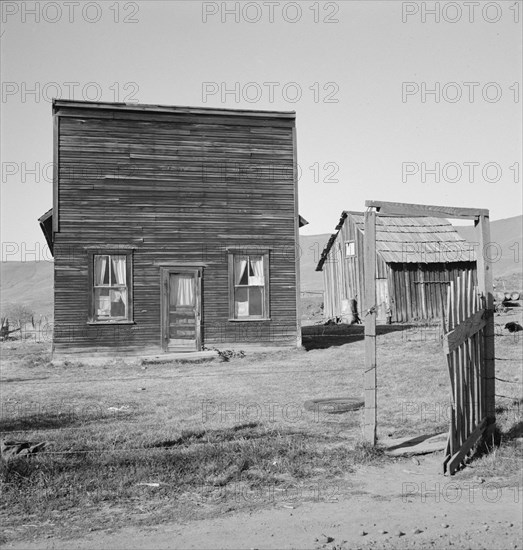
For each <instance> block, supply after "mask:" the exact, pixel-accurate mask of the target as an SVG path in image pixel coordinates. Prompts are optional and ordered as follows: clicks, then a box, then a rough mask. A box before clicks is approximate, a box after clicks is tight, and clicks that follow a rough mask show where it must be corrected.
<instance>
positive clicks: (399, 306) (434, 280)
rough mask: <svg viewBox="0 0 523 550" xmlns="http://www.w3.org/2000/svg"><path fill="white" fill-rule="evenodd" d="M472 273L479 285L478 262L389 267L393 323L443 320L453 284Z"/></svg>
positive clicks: (394, 265)
mask: <svg viewBox="0 0 523 550" xmlns="http://www.w3.org/2000/svg"><path fill="white" fill-rule="evenodd" d="M463 271H465V272H469V271H470V272H471V273H472V276H473V280H474V284H477V277H476V264H475V262H455V263H448V264H444V263H433V264H406V263H403V264H399V263H398V264H389V266H388V274H387V276H388V281H389V298H390V300H391V308H392V321H393V322H407V321H416V320H425V319H440V318H441V316H442V313H443V312H444V310H445V306H446V303H447V293H448V287H449V283H450V282H451V281H454V282H455V281H456V280H457V278H458V276H459V275H460V274H462V272H463Z"/></svg>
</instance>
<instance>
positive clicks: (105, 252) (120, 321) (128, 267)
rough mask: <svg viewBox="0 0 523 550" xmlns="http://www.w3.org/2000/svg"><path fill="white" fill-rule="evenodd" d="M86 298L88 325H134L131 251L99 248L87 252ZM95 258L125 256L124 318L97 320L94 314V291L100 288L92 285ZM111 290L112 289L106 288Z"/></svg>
mask: <svg viewBox="0 0 523 550" xmlns="http://www.w3.org/2000/svg"><path fill="white" fill-rule="evenodd" d="M87 256H88V270H87V271H88V289H87V292H88V297H89V314H88V321H87V323H88V324H89V325H134V324H135V322H134V308H133V302H134V299H133V298H134V297H133V250H129V249H128V248H124V249H122V248H107V249H105V248H103V249H102V248H101V249H96V250H88V251H87ZM95 256H109V257H111V256H125V277H126V287H127V315H126V317H125V318H120V317H119V318H113V319H97V318H96V312H95V304H96V300H95V290H96V288H102V287H100V286H98V287H97V286H95V284H94V261H95ZM115 286H121V285H115ZM107 288H113V287H107Z"/></svg>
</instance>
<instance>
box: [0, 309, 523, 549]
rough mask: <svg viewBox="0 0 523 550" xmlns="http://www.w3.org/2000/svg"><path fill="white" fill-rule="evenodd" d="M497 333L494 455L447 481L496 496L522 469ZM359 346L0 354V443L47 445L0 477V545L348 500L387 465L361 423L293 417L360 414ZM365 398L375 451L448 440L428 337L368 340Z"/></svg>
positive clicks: (326, 330)
mask: <svg viewBox="0 0 523 550" xmlns="http://www.w3.org/2000/svg"><path fill="white" fill-rule="evenodd" d="M507 319H508V317H506V316H505V317H496V324H497V326H496V332H497V334H498V335H497V336H496V358H497V377H498V379H499V381H498V382H497V389H496V391H497V394H498V395H499V396H500V397H498V401H497V403H498V423H499V429H500V431H501V434H502V444H501V446H500V447H499V448H498V449H497V450H496V451H495V452H494V453H492V454H491V455H488V456H485V457H483V458H482V459H480V460H477V461H476V462H475V463H474V466H475V467H474V469H472V468H471V469H465V470H464V471H463V473H460V474H458V475H463V476H467V475H472V474H471V472H473V473H474V475H483V476H494V475H495V476H503V477H504V478H505V479H506V480H507V483H510V482H515V481H514V480H517V477H518V475H519V472H520V470H521V466H522V461H521V446H519V447H518V442H517V439H516V438H517V437H521V435H522V434H521V430H522V425H523V424H522V415H521V409H520V408H521V403H522V400H521V367H520V365H521V337H519V338H518V336H519V335H521V334H522V333H519V334H515V335H514V334H512V335H509V334H508V333H507V331H505V330H504V329H503V328H502V327H503V325H504V323H505V322H506V321H507ZM510 320H518V321H519V322H521V316H520V315H519V316H517V319H516V316H514V315H512V316H511V317H510ZM363 344H364V342H363V329H362V327H361V326H354V327H346V326H345V327H344V326H337V327H322V326H311V327H307V328H305V329H304V348H305V349H302V350H288V351H281V352H279V353H267V354H256V355H247V356H246V357H244V358H239V357H237V358H231V359H230V360H229V361H225V362H224V361H221V360H219V359H216V360H213V361H210V362H205V363H199V364H193V363H180V362H177V363H173V362H171V363H163V364H155V365H141V364H138V363H136V364H133V365H129V364H124V363H123V362H120V361H112V362H108V363H106V364H104V365H102V366H90V365H87V364H83V363H80V362H77V363H66V364H61V365H53V364H52V363H51V362H50V351H49V348H48V344H43V343H35V342H33V343H30V342H21V341H8V342H5V343H3V344H2V348H1V351H2V356H3V364H2V371H1V383H2V395H1V397H2V415H1V418H0V431H1V432H2V436H3V438H4V439H15V440H29V441H33V442H41V441H46V442H47V443H48V445H47V448H46V450H45V452H43V453H40V454H37V455H34V456H33V457H31V458H29V459H27V458H20V459H15V460H12V461H9V462H8V463H4V462H2V465H1V472H0V473H1V483H2V487H1V490H2V504H1V520H2V525H3V527H4V535H3V536H4V541H6V540H7V541H8V540H12V539H29V538H31V537H33V536H36V535H38V536H39V537H40V538H41V537H42V536H45V535H46V533H47V534H57V535H65V534H67V535H69V536H73V535H74V534H79V533H82V532H85V531H87V530H95V529H110V528H116V527H118V526H121V525H125V524H129V523H133V524H135V525H140V524H143V525H150V524H153V523H158V522H161V521H166V520H170V519H171V520H174V519H176V520H183V519H185V518H189V517H190V518H193V519H194V518H197V517H207V516H213V515H216V514H219V513H225V512H230V511H235V510H238V509H245V508H249V507H252V508H258V507H266V506H292V505H293V502H295V501H296V499H302V500H325V499H329V498H348V496H349V495H350V490H351V484H350V479H351V473H352V472H354V470H355V469H356V468H358V466H359V465H361V464H364V463H369V462H372V463H374V464H382V465H383V466H384V467H386V465H387V463H388V462H389V461H393V460H402V459H393V458H391V457H388V456H386V455H384V454H383V452H382V451H381V450H380V448H379V447H378V448H377V449H374V448H369V447H368V446H366V445H365V444H363V443H362V441H361V429H360V425H361V414H362V411H361V410H358V411H351V412H345V413H339V414H330V413H329V411H327V410H312V411H311V410H306V409H305V408H304V403H305V402H306V401H308V400H311V399H317V398H326V397H354V398H361V399H362V398H363V362H364V347H363ZM378 383H379V389H378V411H379V412H378V422H379V430H378V434H379V438H380V440H381V441H383V440H384V439H387V438H389V437H394V438H395V437H401V436H406V435H413V436H415V435H421V434H431V433H437V432H443V431H446V430H447V429H448V395H449V382H448V374H447V368H446V364H445V361H444V357H443V353H442V348H441V341H440V333H439V329H438V328H437V327H410V328H408V327H394V326H393V327H381V328H380V331H379V337H378ZM330 412H332V411H330Z"/></svg>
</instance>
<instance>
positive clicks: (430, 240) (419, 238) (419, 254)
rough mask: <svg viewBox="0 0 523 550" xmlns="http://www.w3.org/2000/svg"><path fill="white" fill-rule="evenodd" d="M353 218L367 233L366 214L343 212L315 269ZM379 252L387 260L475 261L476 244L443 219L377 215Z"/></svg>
mask: <svg viewBox="0 0 523 550" xmlns="http://www.w3.org/2000/svg"><path fill="white" fill-rule="evenodd" d="M347 218H350V219H351V220H352V221H353V222H354V224H355V226H356V229H357V230H359V231H360V232H361V233H362V234H364V228H365V214H364V213H363V212H351V211H343V212H342V215H341V218H340V221H339V223H338V225H337V226H336V229H337V233H334V234H333V235H332V236H331V238H330V239H329V241H328V243H327V245H326V246H325V248H324V250H323V252H322V255H321V258H320V261H319V262H318V265H317V267H316V271H321V270H322V268H323V264H324V263H325V261H326V259H327V256H328V254H329V252H330V249H331V247H332V245H333V244H334V241H335V240H336V237H337V236H338V233H339V232H340V230H341V228H342V227H343V224H344V223H345V221H346V219H347ZM376 252H377V253H378V254H379V255H380V256H381V257H382V258H383V260H384V261H385V262H387V263H453V262H469V261H475V260H476V255H475V252H474V248H473V243H469V242H467V241H466V240H465V239H464V238H463V237H461V236H460V235H459V233H458V232H457V231H456V229H455V228H454V227H453V226H452V224H451V223H450V222H449V221H448V220H446V219H444V218H431V217H416V218H406V217H403V216H380V215H379V214H377V215H376Z"/></svg>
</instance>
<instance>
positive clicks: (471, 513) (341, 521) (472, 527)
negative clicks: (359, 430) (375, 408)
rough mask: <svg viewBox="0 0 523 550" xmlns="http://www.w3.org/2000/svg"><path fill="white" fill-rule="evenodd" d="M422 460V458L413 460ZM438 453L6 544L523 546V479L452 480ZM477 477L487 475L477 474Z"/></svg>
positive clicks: (82, 546)
mask: <svg viewBox="0 0 523 550" xmlns="http://www.w3.org/2000/svg"><path fill="white" fill-rule="evenodd" d="M418 463H419V464H418ZM440 464H441V456H440V453H436V454H432V455H426V456H424V457H418V458H417V459H405V460H402V461H400V462H397V463H395V464H391V465H387V466H385V467H379V468H376V467H365V468H362V469H360V470H358V472H356V473H355V474H354V476H353V478H352V483H351V489H350V490H349V491H348V492H347V493H345V494H339V495H334V494H330V495H328V496H327V495H326V496H325V497H322V495H321V494H320V495H319V498H318V499H316V501H312V502H304V501H302V500H301V499H300V498H295V499H294V501H292V502H291V501H287V502H283V501H280V502H278V499H277V498H276V501H275V502H272V503H270V504H269V506H270V507H269V508H267V509H265V510H261V511H250V512H240V513H234V514H232V515H230V514H224V515H222V516H220V517H216V518H213V519H206V520H200V521H188V522H184V523H168V524H162V525H156V526H154V525H152V526H150V527H147V528H136V527H128V528H125V529H121V530H116V531H96V530H94V531H92V532H91V533H89V534H88V535H86V536H84V537H82V538H78V539H72V540H58V539H53V538H47V539H45V540H35V541H34V542H30V541H25V542H20V543H12V544H9V545H6V546H5V547H6V548H17V549H22V548H28V549H33V548H34V549H36V548H53V549H65V548H68V549H69V548H70V549H87V548H111V549H120V548H129V549H130V548H136V549H146V548H210V549H214V548H216V549H218V548H224V549H229V548H231V549H233V548H260V549H261V548H318V549H319V548H327V549H329V550H337V549H349V548H351V549H352V548H384V549H385V548H449V547H452V548H464V549H465V548H467V549H468V548H470V549H500V550H501V549H503V550H505V549H512V548H514V549H518V548H522V547H523V544H522V541H523V533H522V520H521V518H522V494H521V485H518V486H504V484H503V483H502V481H501V480H498V481H492V480H490V481H486V482H485V481H483V480H481V479H478V478H472V479H470V480H468V481H465V480H463V479H462V478H456V480H454V478H448V477H445V476H443V475H441V474H440V473H439V472H440ZM482 481H483V482H482Z"/></svg>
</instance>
